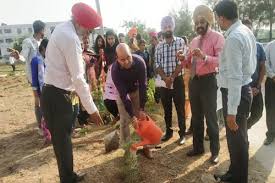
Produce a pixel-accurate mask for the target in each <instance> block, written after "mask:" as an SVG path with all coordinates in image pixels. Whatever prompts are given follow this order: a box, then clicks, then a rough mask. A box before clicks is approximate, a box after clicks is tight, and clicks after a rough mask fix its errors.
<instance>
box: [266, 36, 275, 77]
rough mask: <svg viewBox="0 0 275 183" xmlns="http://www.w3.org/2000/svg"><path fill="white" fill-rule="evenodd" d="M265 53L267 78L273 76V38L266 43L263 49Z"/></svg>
mask: <svg viewBox="0 0 275 183" xmlns="http://www.w3.org/2000/svg"><path fill="white" fill-rule="evenodd" d="M265 53H266V62H265V68H266V75H267V77H269V78H273V77H275V40H274V41H272V42H270V43H268V44H267V45H266V49H265Z"/></svg>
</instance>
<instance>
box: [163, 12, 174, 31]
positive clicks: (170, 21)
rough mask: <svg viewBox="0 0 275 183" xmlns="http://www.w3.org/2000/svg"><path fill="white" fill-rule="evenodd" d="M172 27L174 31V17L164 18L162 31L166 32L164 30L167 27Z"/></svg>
mask: <svg viewBox="0 0 275 183" xmlns="http://www.w3.org/2000/svg"><path fill="white" fill-rule="evenodd" d="M169 25H170V26H171V27H172V29H173V30H174V29H175V20H174V18H173V17H171V16H165V17H163V18H162V20H161V31H162V32H164V28H165V27H166V26H169Z"/></svg>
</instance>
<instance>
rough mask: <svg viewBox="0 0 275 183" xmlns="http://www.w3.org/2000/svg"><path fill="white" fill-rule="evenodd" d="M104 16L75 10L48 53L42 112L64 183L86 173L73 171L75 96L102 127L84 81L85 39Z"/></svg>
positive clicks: (81, 6) (76, 7)
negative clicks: (83, 42) (73, 99)
mask: <svg viewBox="0 0 275 183" xmlns="http://www.w3.org/2000/svg"><path fill="white" fill-rule="evenodd" d="M101 22H102V20H101V17H100V16H98V15H97V13H96V12H95V11H94V10H93V9H92V8H91V7H90V6H88V5H86V4H84V3H77V4H75V5H74V6H73V7H72V20H71V21H67V22H65V23H63V24H60V25H58V26H56V28H55V30H54V32H53V33H52V36H51V39H50V41H49V43H48V47H47V52H46V60H45V64H46V72H45V85H44V87H43V90H42V96H41V99H42V102H41V103H42V111H43V115H44V117H45V120H46V121H47V125H48V128H49V130H50V132H51V135H52V144H53V149H54V152H55V156H56V160H57V165H58V171H59V177H60V182H61V183H75V182H79V181H81V180H82V179H83V174H82V175H80V174H78V175H77V174H76V173H75V172H74V171H73V152H72V141H71V132H72V123H73V107H72V94H73V92H74V91H76V93H77V95H78V96H79V97H80V100H81V102H82V104H83V106H84V108H85V109H86V110H87V112H88V113H89V114H90V119H91V120H92V121H93V122H95V123H96V124H98V125H100V124H102V119H101V117H100V116H99V113H98V110H97V107H96V106H95V104H94V102H93V99H92V97H91V94H90V89H89V86H88V84H87V83H86V81H85V79H84V67H83V62H84V61H83V57H82V48H81V41H80V40H81V39H82V37H83V36H85V35H87V34H88V33H89V31H90V30H91V29H93V28H95V27H98V26H99V25H100V24H101Z"/></svg>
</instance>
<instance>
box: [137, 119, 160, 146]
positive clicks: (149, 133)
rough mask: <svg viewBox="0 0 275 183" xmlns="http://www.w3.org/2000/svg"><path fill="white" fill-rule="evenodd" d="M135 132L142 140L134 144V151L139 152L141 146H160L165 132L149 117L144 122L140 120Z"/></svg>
mask: <svg viewBox="0 0 275 183" xmlns="http://www.w3.org/2000/svg"><path fill="white" fill-rule="evenodd" d="M135 131H136V133H137V134H138V136H139V137H140V138H141V139H142V140H141V141H140V142H138V143H136V144H133V145H132V150H137V148H138V147H140V146H145V145H158V144H160V141H161V137H162V134H163V132H162V130H161V129H160V128H159V127H158V126H157V125H156V124H155V122H154V121H153V120H152V119H151V118H150V117H149V116H146V118H145V119H144V120H138V125H137V128H136V129H135Z"/></svg>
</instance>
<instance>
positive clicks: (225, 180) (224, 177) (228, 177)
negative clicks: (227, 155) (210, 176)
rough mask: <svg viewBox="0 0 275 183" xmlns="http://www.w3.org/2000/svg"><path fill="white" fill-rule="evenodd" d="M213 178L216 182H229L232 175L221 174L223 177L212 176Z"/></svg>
mask: <svg viewBox="0 0 275 183" xmlns="http://www.w3.org/2000/svg"><path fill="white" fill-rule="evenodd" d="M214 178H215V180H216V181H221V182H231V180H232V174H231V173H229V172H227V173H226V174H223V175H214Z"/></svg>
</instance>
